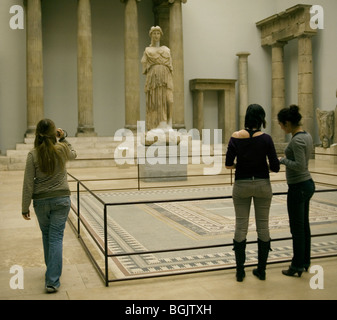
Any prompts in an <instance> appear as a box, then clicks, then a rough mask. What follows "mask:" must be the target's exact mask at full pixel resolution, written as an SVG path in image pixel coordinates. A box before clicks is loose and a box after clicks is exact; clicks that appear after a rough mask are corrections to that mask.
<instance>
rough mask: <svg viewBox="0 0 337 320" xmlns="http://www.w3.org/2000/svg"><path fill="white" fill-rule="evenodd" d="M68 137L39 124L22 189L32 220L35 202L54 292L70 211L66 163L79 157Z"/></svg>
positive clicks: (48, 285)
mask: <svg viewBox="0 0 337 320" xmlns="http://www.w3.org/2000/svg"><path fill="white" fill-rule="evenodd" d="M65 135H66V134H65V131H63V130H62V129H56V127H55V124H54V122H53V121H51V120H49V119H43V120H41V121H40V122H39V123H38V124H37V126H36V132H35V141H34V149H33V150H32V151H30V152H29V153H28V156H27V161H26V168H25V175H24V181H23V190H22V216H23V218H24V219H26V220H30V212H29V206H30V204H31V201H32V200H33V205H34V211H35V214H36V217H37V219H38V222H39V226H40V229H41V231H42V241H43V249H44V259H45V263H46V267H47V271H46V276H45V286H46V291H47V292H50V293H51V292H56V291H57V289H58V287H59V286H60V276H61V273H62V245H63V232H64V228H65V223H66V221H67V217H68V214H69V210H70V197H69V196H70V190H69V185H68V181H67V171H66V162H67V161H68V160H72V159H74V158H76V152H75V150H73V148H72V147H71V145H70V144H69V143H68V142H67V140H66V139H65ZM57 137H58V138H59V142H57Z"/></svg>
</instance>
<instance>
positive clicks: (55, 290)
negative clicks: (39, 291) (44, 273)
mask: <svg viewBox="0 0 337 320" xmlns="http://www.w3.org/2000/svg"><path fill="white" fill-rule="evenodd" d="M57 290H58V289H57V288H55V287H53V286H47V287H46V291H47V293H55V292H57Z"/></svg>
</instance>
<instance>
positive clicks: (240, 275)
mask: <svg viewBox="0 0 337 320" xmlns="http://www.w3.org/2000/svg"><path fill="white" fill-rule="evenodd" d="M246 242H247V240H243V241H241V242H237V241H235V240H233V244H234V248H233V250H234V252H235V260H236V281H238V282H242V281H243V279H244V277H245V276H246V273H245V266H244V265H245V261H246Z"/></svg>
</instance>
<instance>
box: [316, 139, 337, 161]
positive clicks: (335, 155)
mask: <svg viewBox="0 0 337 320" xmlns="http://www.w3.org/2000/svg"><path fill="white" fill-rule="evenodd" d="M315 154H316V155H315V159H316V160H323V161H329V162H330V163H331V164H337V143H335V144H332V145H331V146H330V147H329V148H323V147H316V148H315Z"/></svg>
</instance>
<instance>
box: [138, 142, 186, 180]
mask: <svg viewBox="0 0 337 320" xmlns="http://www.w3.org/2000/svg"><path fill="white" fill-rule="evenodd" d="M145 153H146V157H144V158H142V157H139V159H138V160H139V162H140V164H139V177H140V180H141V181H143V182H163V181H185V180H187V164H188V157H187V155H186V156H182V155H180V152H179V146H178V145H173V146H154V145H152V146H149V147H145Z"/></svg>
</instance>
